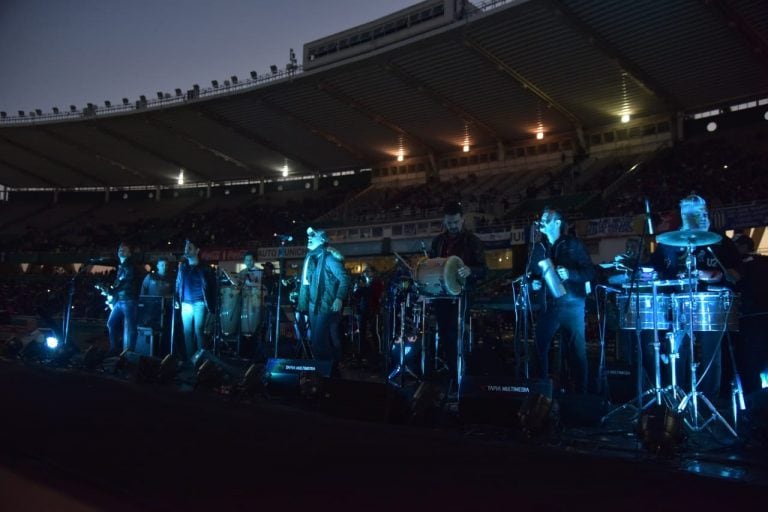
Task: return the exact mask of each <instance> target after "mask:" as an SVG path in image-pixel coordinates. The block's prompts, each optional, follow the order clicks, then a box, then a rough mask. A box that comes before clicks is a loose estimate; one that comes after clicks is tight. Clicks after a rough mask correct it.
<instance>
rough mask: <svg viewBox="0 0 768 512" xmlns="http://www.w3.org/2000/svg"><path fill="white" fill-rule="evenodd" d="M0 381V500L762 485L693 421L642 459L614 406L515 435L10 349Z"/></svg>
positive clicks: (406, 503) (645, 495)
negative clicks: (163, 379)
mask: <svg viewBox="0 0 768 512" xmlns="http://www.w3.org/2000/svg"><path fill="white" fill-rule="evenodd" d="M342 376H343V377H346V378H347V380H349V381H350V382H345V383H343V384H342V385H341V386H342V388H343V389H345V390H347V391H345V392H338V393H337V394H336V395H334V396H341V395H342V394H344V393H347V392H348V390H351V389H354V388H355V386H356V385H358V386H360V388H361V389H362V388H366V387H370V389H371V392H370V393H369V396H370V400H371V401H375V400H378V399H381V397H382V396H383V395H381V393H378V391H375V390H380V389H381V386H380V385H379V384H380V382H378V381H376V380H375V378H374V377H371V376H368V377H366V376H365V374H364V372H360V371H355V372H352V371H349V372H346V374H343V375H342ZM366 378H367V379H368V380H369V381H368V382H365V379H366ZM351 379H359V381H353V380H351ZM356 382H357V384H356ZM0 383H2V387H3V393H2V398H1V399H0V404H1V405H2V411H3V418H2V432H3V441H4V446H3V450H2V452H0V453H2V455H1V456H0V477H1V478H0V508H2V509H4V510H20V509H27V510H42V509H47V510H110V511H116V510H210V509H214V508H215V509H218V510H235V509H249V510H253V509H257V508H262V507H264V506H270V507H273V509H275V508H276V509H278V510H279V509H286V510H297V509H300V508H311V509H318V508H321V509H329V508H338V509H344V510H346V509H363V510H397V509H402V510H429V509H432V508H434V507H436V506H437V507H440V509H442V510H467V509H482V508H484V507H489V506H493V507H498V506H502V505H503V506H505V508H511V507H516V506H522V507H524V508H525V509H532V508H538V509H547V510H549V509H571V508H573V507H574V506H578V507H579V508H580V509H584V508H587V507H590V508H591V507H595V508H599V509H608V508H614V507H621V509H622V510H658V509H667V508H669V509H671V508H672V507H675V508H677V507H679V506H686V505H689V506H706V507H707V509H708V510H712V509H713V508H716V507H723V509H724V510H725V508H726V507H727V508H730V509H733V507H736V506H742V505H759V504H760V503H763V502H764V501H765V496H766V491H768V485H767V484H768V458H767V457H766V450H765V448H764V447H756V446H749V443H746V442H744V441H743V440H735V439H729V438H728V436H725V435H722V434H723V432H715V433H714V434H712V433H709V432H700V433H694V434H691V435H689V436H688V440H687V442H686V444H685V447H684V448H682V449H681V450H680V451H679V453H677V454H675V455H672V456H670V457H662V456H657V455H654V454H652V453H649V452H648V451H647V450H645V449H644V448H643V447H642V446H641V445H640V443H639V442H638V438H637V436H636V435H635V433H634V429H633V426H632V425H631V421H630V419H629V418H626V417H625V416H627V415H629V413H630V412H629V411H623V412H621V413H617V414H614V415H612V416H611V417H610V420H609V421H608V422H606V424H605V425H603V426H594V427H565V428H562V429H559V430H558V431H557V432H556V433H552V434H547V435H539V436H533V437H532V438H528V437H526V436H524V435H522V434H520V433H519V432H516V431H515V429H513V428H509V427H504V426H498V425H475V424H467V423H466V422H464V421H462V418H461V415H460V414H458V412H457V411H456V409H455V408H452V407H450V406H446V407H444V408H443V409H441V410H440V411H437V412H436V413H433V415H432V416H431V418H432V420H431V421H421V422H419V424H409V422H407V421H406V422H400V423H398V424H393V423H392V421H391V419H392V417H393V416H392V415H391V414H386V413H382V415H381V416H379V417H378V418H377V415H376V414H362V413H361V411H363V412H364V411H365V410H372V411H375V410H376V407H377V406H376V404H371V403H368V404H359V406H360V408H359V409H358V411H357V413H356V412H355V411H350V410H345V408H348V407H354V404H353V403H345V405H344V406H341V405H340V404H339V403H336V404H333V403H329V402H328V401H331V402H332V401H333V400H334V396H331V397H330V398H328V399H327V400H317V399H316V400H311V399H307V398H302V397H301V396H299V395H298V394H297V395H294V396H290V395H288V396H274V395H269V394H265V393H263V392H257V393H254V394H252V395H248V396H245V395H242V394H241V395H237V394H235V393H229V392H227V391H226V390H225V388H218V390H216V389H212V388H205V389H203V388H201V387H198V388H197V389H193V386H192V385H191V384H193V382H191V381H190V380H188V379H187V380H185V379H181V380H179V379H178V378H177V380H176V382H175V383H172V384H167V385H160V384H138V383H136V382H135V379H133V378H131V376H130V375H129V374H127V373H126V374H124V375H112V374H109V373H106V372H101V371H85V370H82V369H75V368H68V369H65V368H53V367H51V366H48V365H44V364H37V363H35V364H31V363H24V362H23V361H20V360H0ZM337 385H338V383H337ZM339 389H341V388H339ZM222 392H223V393H228V394H222ZM364 393H365V392H363V394H364ZM377 393H378V394H377ZM361 396H362V395H361ZM381 407H382V410H386V411H389V412H391V411H392V408H391V407H390V408H389V409H387V408H385V406H384V405H383V404H382V406H381ZM356 416H358V417H360V416H369V418H368V419H367V420H363V419H352V418H353V417H356ZM411 423H413V422H411ZM715 430H717V429H715Z"/></svg>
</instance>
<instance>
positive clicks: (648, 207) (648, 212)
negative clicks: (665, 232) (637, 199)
mask: <svg viewBox="0 0 768 512" xmlns="http://www.w3.org/2000/svg"><path fill="white" fill-rule="evenodd" d="M645 222H646V223H648V234H649V235H651V236H653V235H655V234H656V233H654V232H653V217H652V216H651V202H650V201H649V200H648V198H647V197H646V198H645Z"/></svg>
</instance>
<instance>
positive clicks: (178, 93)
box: [174, 87, 181, 96]
mask: <svg viewBox="0 0 768 512" xmlns="http://www.w3.org/2000/svg"><path fill="white" fill-rule="evenodd" d="M174 92H175V93H176V96H181V89H179V88H178V87H177V88H176V90H175V91H174Z"/></svg>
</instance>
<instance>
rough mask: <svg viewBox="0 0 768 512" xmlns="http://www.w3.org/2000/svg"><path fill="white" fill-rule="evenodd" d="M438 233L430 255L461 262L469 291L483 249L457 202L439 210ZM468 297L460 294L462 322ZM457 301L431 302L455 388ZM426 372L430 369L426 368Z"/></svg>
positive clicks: (479, 275) (480, 271)
mask: <svg viewBox="0 0 768 512" xmlns="http://www.w3.org/2000/svg"><path fill="white" fill-rule="evenodd" d="M443 227H444V228H445V229H444V231H443V232H442V233H440V234H439V235H437V236H436V237H435V238H433V239H432V247H431V251H430V255H429V256H430V257H431V258H448V257H449V256H458V257H459V258H461V261H462V262H463V265H462V266H461V267H459V268H458V270H457V273H458V277H459V278H461V279H464V280H466V283H465V285H464V291H466V292H472V291H473V290H474V288H475V287H476V285H477V283H478V282H479V281H480V280H481V279H483V278H484V277H485V274H486V264H485V251H484V249H483V242H482V241H481V240H480V239H479V238H478V237H477V235H475V234H474V233H472V232H471V231H469V230H468V229H466V228H465V227H464V211H463V209H462V207H461V205H460V204H458V203H449V204H447V205H446V206H445V208H444V210H443ZM468 300H469V296H468V294H466V293H465V294H464V303H463V304H462V309H463V310H464V311H462V312H461V314H462V315H463V316H462V318H463V319H464V320H465V321H466V312H467V311H469V304H468ZM458 304H459V300H458V297H457V298H441V299H437V300H435V301H434V311H435V317H436V319H437V330H438V335H439V340H440V341H439V343H440V347H439V350H440V351H441V352H442V355H443V357H444V358H445V365H446V366H447V367H448V373H449V379H450V380H449V389H453V390H456V387H454V386H453V384H456V385H457V384H458V382H459V380H458V379H459V366H458V342H459V328H460V327H461V326H460V325H459V311H458V309H457V307H458ZM426 370H427V373H429V372H430V371H431V370H432V369H431V368H427V369H426Z"/></svg>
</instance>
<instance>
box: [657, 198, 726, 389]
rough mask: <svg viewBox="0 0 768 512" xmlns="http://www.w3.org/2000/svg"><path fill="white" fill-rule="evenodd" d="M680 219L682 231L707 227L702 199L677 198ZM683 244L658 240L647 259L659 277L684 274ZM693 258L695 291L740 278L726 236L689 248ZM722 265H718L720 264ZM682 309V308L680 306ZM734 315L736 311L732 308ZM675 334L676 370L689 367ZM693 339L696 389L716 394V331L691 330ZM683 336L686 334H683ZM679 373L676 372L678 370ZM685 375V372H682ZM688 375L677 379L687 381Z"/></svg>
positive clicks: (718, 360)
mask: <svg viewBox="0 0 768 512" xmlns="http://www.w3.org/2000/svg"><path fill="white" fill-rule="evenodd" d="M680 219H681V228H682V231H689V230H696V231H709V230H710V222H709V212H708V211H707V203H706V201H705V200H704V199H703V198H701V197H700V196H698V195H695V194H691V195H689V196H688V197H685V198H683V199H682V200H681V201H680ZM687 254H688V253H687V248H686V247H677V246H672V245H666V244H663V243H660V244H659V245H658V247H657V249H656V251H655V252H654V253H653V254H652V255H651V263H652V265H653V267H654V269H655V270H656V271H657V272H658V273H659V278H660V279H677V278H684V277H686V271H687V266H686V259H687ZM692 258H693V261H692V263H693V264H694V266H695V270H696V271H697V276H698V288H697V289H698V291H706V290H712V289H715V290H722V289H733V288H734V287H735V286H736V284H737V283H738V282H739V281H740V279H741V274H740V272H741V271H740V260H741V259H740V256H739V253H738V250H737V249H736V247H735V246H734V244H733V242H732V241H731V240H730V239H729V238H728V237H722V239H721V241H720V242H718V243H716V244H711V245H702V246H698V247H694V248H693V253H692ZM721 265H722V267H721ZM681 309H682V308H681ZM732 314H734V315H737V314H738V312H737V311H733V313H732ZM682 335H684V333H680V336H678V337H677V343H676V344H678V345H679V350H680V352H679V353H680V359H679V363H678V366H677V369H678V371H680V370H682V371H683V372H686V371H687V369H689V367H690V362H689V360H688V355H689V353H688V348H689V344H688V342H687V341H684V340H683V338H682ZM694 339H695V340H696V341H697V342H698V344H699V347H700V349H701V353H700V356H699V357H700V359H699V363H700V365H699V368H698V369H697V376H698V378H699V379H701V384H700V385H699V386H698V387H697V390H698V391H701V392H703V393H704V394H705V395H707V396H708V397H709V398H716V397H717V396H718V394H719V393H720V379H721V353H720V341H721V339H722V334H721V333H720V332H714V331H713V332H698V331H697V332H694ZM686 340H687V338H686ZM678 374H679V373H678ZM683 375H685V373H683ZM689 380H690V379H680V378H678V381H679V382H682V383H687V382H689Z"/></svg>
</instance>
